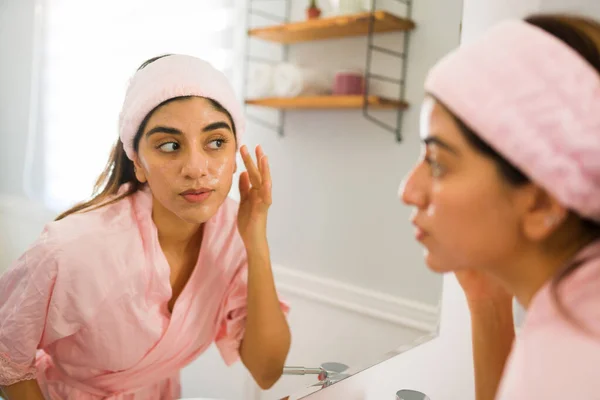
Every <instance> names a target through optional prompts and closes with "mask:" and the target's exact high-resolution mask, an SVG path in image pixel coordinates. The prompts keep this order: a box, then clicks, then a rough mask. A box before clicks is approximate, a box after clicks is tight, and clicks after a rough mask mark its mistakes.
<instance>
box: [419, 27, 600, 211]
mask: <svg viewBox="0 0 600 400" xmlns="http://www.w3.org/2000/svg"><path fill="white" fill-rule="evenodd" d="M425 89H426V91H427V92H429V93H430V94H432V95H433V96H434V97H436V98H437V99H438V100H439V101H441V102H442V103H443V104H445V105H446V106H447V107H448V108H449V109H450V110H451V111H452V112H453V113H455V114H456V115H457V116H458V117H459V118H460V119H462V120H463V121H464V122H465V123H466V124H467V125H468V126H469V127H470V128H472V129H473V130H474V131H475V132H476V133H477V134H478V135H480V136H481V138H482V139H483V140H485V141H486V142H487V143H488V144H489V145H490V146H491V147H493V148H494V149H495V150H496V151H498V152H499V153H500V154H502V155H503V156H504V157H505V158H506V159H508V160H509V161H510V162H512V163H513V164H514V165H515V166H517V167H518V168H519V169H521V170H522V171H523V172H524V173H525V174H527V175H528V176H529V177H530V178H531V179H532V180H533V181H535V182H537V183H538V184H539V185H541V186H542V187H544V188H545V189H546V190H548V191H549V192H550V193H552V194H553V195H554V196H555V197H556V198H557V199H558V201H560V202H561V203H562V204H563V205H565V206H566V207H569V208H571V209H573V210H575V211H577V212H578V213H579V214H581V215H583V216H586V217H589V218H591V219H594V220H596V221H600V201H599V200H598V199H600V157H599V156H598V155H599V154H600V134H599V132H600V112H598V110H600V76H599V75H598V73H597V71H596V70H595V69H594V68H593V67H592V66H591V65H589V64H588V63H587V62H586V60H584V59H583V58H582V57H580V56H579V54H578V53H576V52H575V51H574V50H572V49H571V48H570V47H568V46H567V45H566V44H564V43H563V42H561V41H559V40H558V39H556V38H554V37H553V36H551V35H550V34H548V33H546V32H544V31H543V30H541V29H539V28H537V27H534V26H533V25H530V24H528V23H526V22H523V21H508V22H503V23H500V24H499V25H497V26H496V27H494V28H492V29H491V30H490V31H488V32H487V33H486V34H484V35H483V37H481V38H480V39H479V40H478V41H476V42H474V43H472V44H468V45H465V46H462V47H460V48H459V49H458V50H456V51H455V52H453V53H451V54H449V55H448V56H446V57H445V58H444V59H443V60H442V61H440V62H439V63H438V64H437V65H436V66H435V67H434V68H433V69H432V70H431V71H430V73H429V75H428V77H427V80H426V83H425Z"/></svg>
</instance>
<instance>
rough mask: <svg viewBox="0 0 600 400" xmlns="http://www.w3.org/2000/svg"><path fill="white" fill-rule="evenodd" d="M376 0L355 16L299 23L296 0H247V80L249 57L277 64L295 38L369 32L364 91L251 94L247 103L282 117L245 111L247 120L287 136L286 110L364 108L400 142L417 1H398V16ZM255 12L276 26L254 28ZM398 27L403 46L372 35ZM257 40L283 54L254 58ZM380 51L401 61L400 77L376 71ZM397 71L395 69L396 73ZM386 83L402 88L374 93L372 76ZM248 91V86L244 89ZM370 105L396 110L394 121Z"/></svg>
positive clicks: (305, 39)
mask: <svg viewBox="0 0 600 400" xmlns="http://www.w3.org/2000/svg"><path fill="white" fill-rule="evenodd" d="M377 2H378V0H371V2H370V3H371V9H370V11H367V12H360V13H356V14H351V15H341V16H335V17H324V18H317V19H311V20H305V21H299V22H291V18H290V16H291V8H292V7H291V4H292V0H268V1H267V0H248V8H247V10H248V19H247V26H248V27H249V29H248V30H247V35H246V41H247V47H246V49H247V50H246V61H247V62H246V63H245V64H246V65H245V75H244V76H245V79H246V81H247V79H248V64H249V63H250V62H258V63H267V64H276V63H278V62H282V61H283V62H286V61H288V55H289V47H290V45H292V44H295V43H301V42H310V41H319V40H325V39H341V38H346V37H356V36H366V38H367V44H366V57H365V72H364V76H365V94H364V95H357V96H331V95H329V96H302V97H292V98H277V97H268V98H256V99H252V98H250V99H247V100H246V102H245V103H246V105H247V106H260V107H265V108H270V109H272V110H275V111H276V113H277V115H278V121H277V122H276V123H273V122H271V121H269V120H265V119H263V118H262V117H259V116H256V115H252V114H251V113H247V117H248V119H251V120H253V121H254V122H256V123H258V124H260V125H262V126H264V127H267V128H269V129H273V130H275V131H277V132H278V133H279V134H280V135H283V131H284V126H285V115H286V111H287V110H334V109H348V110H350V109H356V110H362V114H363V116H364V118H366V119H367V120H369V121H371V122H372V123H374V124H376V125H378V126H380V127H381V128H383V129H385V130H387V131H390V132H392V133H394V135H395V136H396V140H397V141H401V140H402V132H401V131H402V118H403V114H404V110H406V109H407V108H408V106H409V105H408V103H407V102H406V101H405V100H404V99H405V92H406V64H407V62H408V49H409V36H410V33H411V31H412V30H413V29H415V27H416V25H415V23H414V22H413V20H412V19H411V15H412V2H413V0H396V1H395V3H397V4H400V5H402V6H404V13H401V14H402V15H401V16H400V15H395V14H392V13H390V12H388V11H385V10H379V9H377ZM259 3H271V4H279V5H284V8H285V10H284V12H283V15H281V14H279V13H274V12H272V11H270V10H269V11H267V10H264V9H262V10H261V9H259V8H257V7H255V5H256V4H259ZM253 17H258V18H260V19H261V21H263V22H264V20H268V21H272V22H271V23H273V24H274V25H271V26H266V27H264V26H263V25H262V24H261V26H260V27H252V19H253ZM385 32H399V33H402V37H403V41H402V50H399V49H391V48H387V47H383V46H380V45H376V44H375V43H374V39H373V38H374V36H376V34H377V33H385ZM251 39H258V40H261V41H269V42H274V43H278V44H280V45H281V48H282V50H283V52H282V57H281V58H282V59H281V60H274V59H270V58H264V57H254V56H253V55H252V54H250V40H251ZM375 53H382V54H387V55H389V56H392V57H394V58H396V59H398V60H401V62H402V67H401V68H400V70H399V71H398V76H397V77H396V76H387V75H386V76H384V75H379V74H374V73H372V72H371V70H372V61H373V54H375ZM394 75H395V74H394ZM374 80H376V81H382V82H388V83H391V84H392V85H396V86H397V88H398V98H397V99H396V98H391V97H381V96H376V95H373V94H372V89H371V86H372V85H371V82H372V81H374ZM244 92H246V89H244ZM371 110H389V111H390V112H395V113H396V119H395V123H393V124H390V123H389V122H387V120H386V121H384V120H382V119H380V118H379V117H376V116H375V115H371V114H370V111H371Z"/></svg>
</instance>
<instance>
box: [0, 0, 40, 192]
mask: <svg viewBox="0 0 600 400" xmlns="http://www.w3.org/2000/svg"><path fill="white" fill-rule="evenodd" d="M34 4H35V0H0V59H1V60H2V62H0V135H1V137H2V143H3V144H2V146H0V171H2V174H0V193H6V194H23V179H22V178H23V167H24V163H25V149H26V141H27V134H28V129H29V108H30V94H31V87H32V86H31V76H32V74H31V72H32V67H33V39H34V25H33V24H34Z"/></svg>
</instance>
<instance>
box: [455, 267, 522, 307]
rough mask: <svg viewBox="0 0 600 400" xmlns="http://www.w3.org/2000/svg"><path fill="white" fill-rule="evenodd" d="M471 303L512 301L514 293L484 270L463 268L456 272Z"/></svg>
mask: <svg viewBox="0 0 600 400" xmlns="http://www.w3.org/2000/svg"><path fill="white" fill-rule="evenodd" d="M455 275H456V279H457V280H458V283H459V284H460V286H461V287H462V289H463V291H464V293H465V296H466V298H467V302H468V303H469V305H476V304H478V303H482V302H483V303H490V302H492V303H497V304H503V303H512V297H513V296H512V294H510V293H509V292H507V291H506V289H505V288H504V286H503V285H502V284H501V283H500V282H499V281H498V280H497V279H496V278H494V277H493V276H491V275H490V274H488V273H487V272H484V271H477V270H462V271H458V272H456V273H455Z"/></svg>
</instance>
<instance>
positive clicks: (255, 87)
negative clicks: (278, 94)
mask: <svg viewBox="0 0 600 400" xmlns="http://www.w3.org/2000/svg"><path fill="white" fill-rule="evenodd" d="M273 69H274V68H273V66H272V65H270V64H257V63H255V64H254V65H252V64H251V65H250V67H249V68H248V78H247V79H248V81H247V82H248V86H247V95H248V97H249V98H251V99H253V98H259V97H269V96H273Z"/></svg>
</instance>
